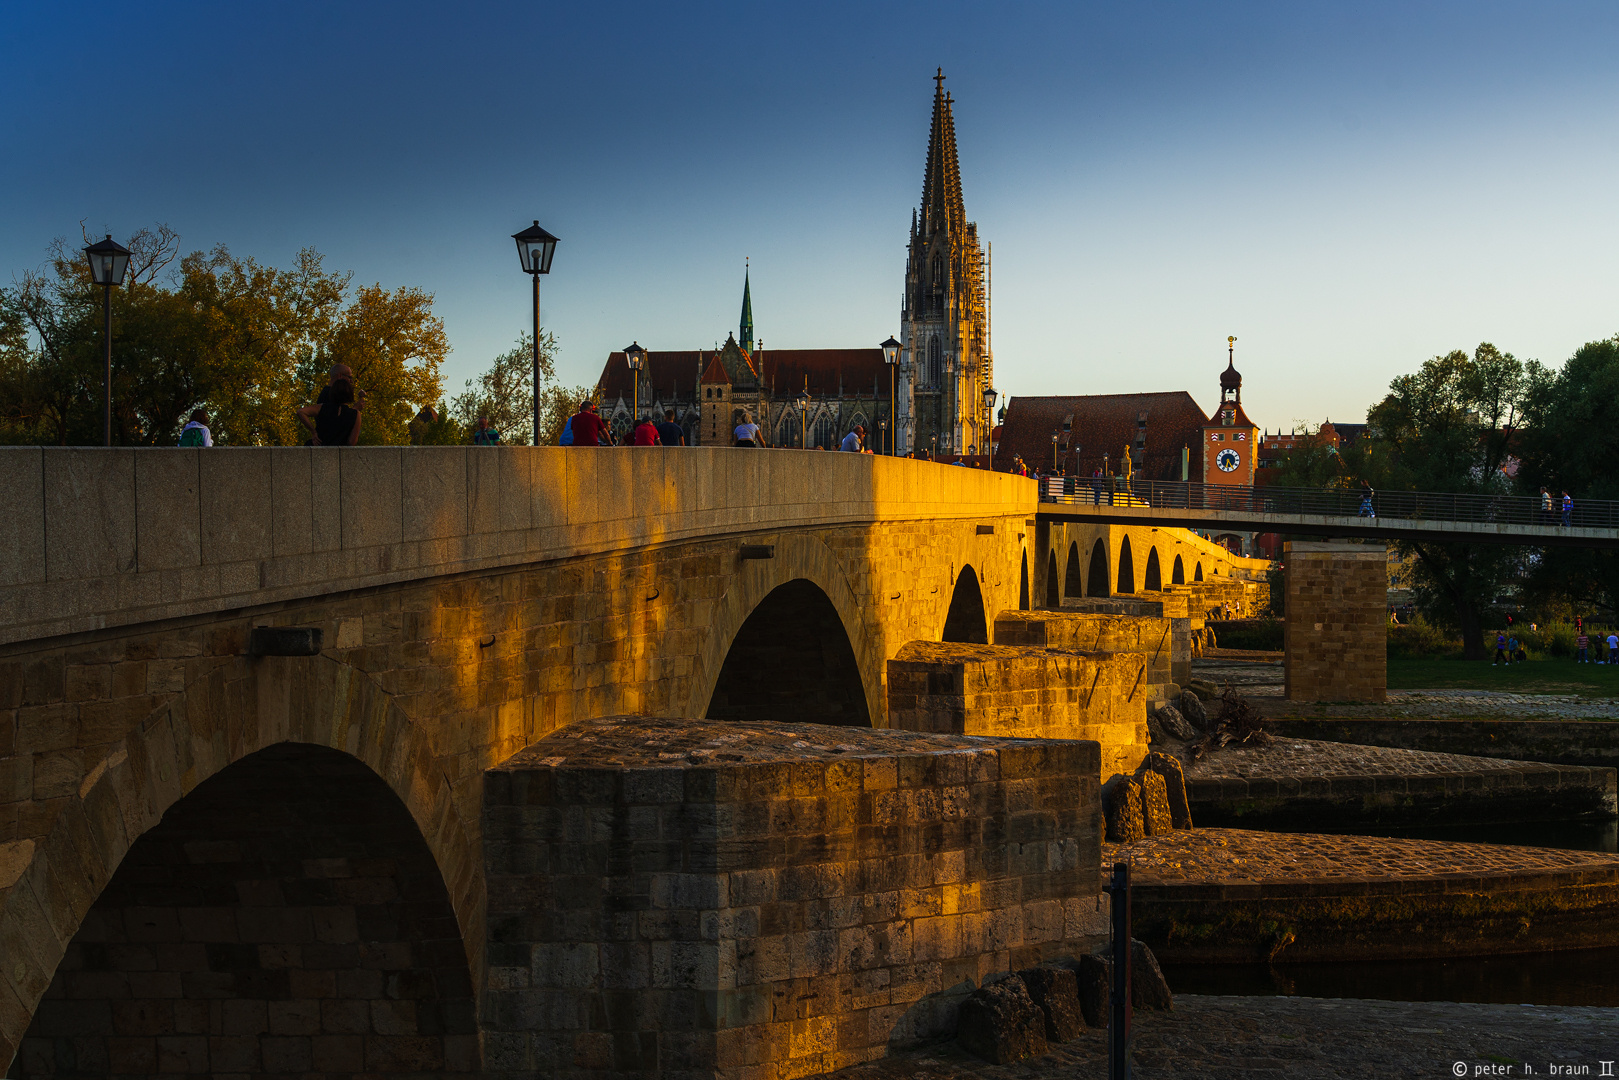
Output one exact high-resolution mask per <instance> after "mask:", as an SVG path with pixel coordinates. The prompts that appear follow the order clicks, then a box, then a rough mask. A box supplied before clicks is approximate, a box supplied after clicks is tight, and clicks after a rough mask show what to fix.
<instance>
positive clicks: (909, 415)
mask: <svg viewBox="0 0 1619 1080" xmlns="http://www.w3.org/2000/svg"><path fill="white" fill-rule="evenodd" d="M952 104H953V102H952V101H951V99H950V96H949V95H948V94H946V93H945V92H944V70H943V69H942V68H941V69H939V73H938V74H937V75H936V76H935V77H934V90H933V128H932V131H931V132H930V133H929V135H928V159H927V168H926V172H925V174H924V176H923V179H922V206H921V209H920V211H918V212H915V213H913V214H912V216H911V242H910V250H909V254H908V255H907V257H906V260H905V301H904V307H903V309H902V310H901V312H900V325H901V327H902V330H901V334H902V337H903V342H902V344H903V345H904V346H905V360H906V362H905V364H904V365H903V366H902V368H901V380H902V381H901V384H900V389H899V409H900V414H899V415H900V422H899V428H900V431H899V434H900V441H899V449H900V450H901V451H902V452H903V451H906V450H912V449H922V450H932V449H933V447H934V439H935V437H937V440H938V442H937V445H938V449H939V452H940V453H946V452H949V453H958V454H965V453H967V452H968V449H969V448H974V449H976V450H977V451H978V452H979V453H984V452H986V451H985V448H986V447H987V445H988V443H989V433H990V424H991V419H990V415H989V409H988V407H987V406H986V405H985V404H984V396H983V391H984V387H986V386H989V385H990V379H991V363H992V361H991V356H990V351H989V335H988V328H989V303H988V299H987V297H986V295H985V282H984V250H983V248H982V247H981V246H980V245H979V242H978V226H977V225H976V224H974V223H973V222H970V221H968V220H967V214H966V210H965V206H964V203H963V201H962V197H961V167H960V164H959V163H958V162H957V160H956V125H955V119H954V117H953V116H952V114H951V106H952Z"/></svg>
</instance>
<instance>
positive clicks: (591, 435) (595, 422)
mask: <svg viewBox="0 0 1619 1080" xmlns="http://www.w3.org/2000/svg"><path fill="white" fill-rule="evenodd" d="M568 430H569V431H571V432H572V433H573V445H575V446H604V445H605V446H611V445H613V436H612V433H611V432H610V431H608V429H607V424H606V423H605V422H604V421H603V420H602V418H601V414H600V413H598V412H597V411H596V403H595V402H594V401H591V400H589V399H588V398H587V399H586V400H584V401H581V402H580V403H579V411H578V412H576V413H574V414H573V415H572V416H570V417H569V418H568Z"/></svg>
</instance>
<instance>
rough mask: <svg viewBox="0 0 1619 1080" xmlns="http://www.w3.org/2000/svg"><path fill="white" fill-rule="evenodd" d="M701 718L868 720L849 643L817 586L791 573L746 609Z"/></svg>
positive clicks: (867, 723)
mask: <svg viewBox="0 0 1619 1080" xmlns="http://www.w3.org/2000/svg"><path fill="white" fill-rule="evenodd" d="M707 719H709V720H778V721H784V722H789V723H816V724H842V725H845V726H854V727H870V726H871V715H870V713H869V712H868V711H867V708H866V692H865V689H864V686H863V685H862V683H861V680H860V665H859V663H858V662H857V661H856V660H855V655H854V647H853V646H852V645H851V644H850V643H849V634H848V632H847V631H846V630H845V629H844V627H843V620H842V619H840V618H839V617H838V611H837V608H835V607H833V606H832V601H831V600H830V599H828V598H827V595H826V593H824V592H822V591H821V589H820V586H818V585H816V584H815V583H814V582H812V581H808V580H806V579H804V578H796V579H794V580H792V581H789V582H787V583H786V584H784V585H778V586H777V587H776V588H774V589H772V590H771V591H770V593H769V595H767V596H766V597H765V598H764V599H763V600H762V601H760V602H759V606H758V607H756V608H754V609H753V613H752V614H750V615H749V616H748V618H747V620H746V621H745V622H744V623H743V624H742V629H740V630H738V631H737V634H736V639H735V640H734V641H732V642H731V648H730V651H729V652H727V653H726V654H725V663H724V665H723V666H722V667H721V668H720V674H719V678H718V680H716V681H715V684H714V695H713V697H712V698H710V699H709V703H708V712H707Z"/></svg>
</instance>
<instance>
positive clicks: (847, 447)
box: [838, 424, 866, 454]
mask: <svg viewBox="0 0 1619 1080" xmlns="http://www.w3.org/2000/svg"><path fill="white" fill-rule="evenodd" d="M865 443H866V429H865V428H864V427H862V426H860V425H859V424H856V425H855V426H854V430H853V431H851V432H849V434H847V435H845V436H844V437H843V441H842V442H841V443H839V444H838V449H839V450H843V451H846V452H848V453H851V454H858V453H860V451H861V450H862V449H864V447H865Z"/></svg>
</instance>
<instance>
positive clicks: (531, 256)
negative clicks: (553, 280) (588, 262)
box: [512, 221, 557, 446]
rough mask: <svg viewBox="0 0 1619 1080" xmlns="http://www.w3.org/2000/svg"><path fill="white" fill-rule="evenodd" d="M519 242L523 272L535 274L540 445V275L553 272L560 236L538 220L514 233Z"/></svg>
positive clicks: (536, 436) (536, 427) (536, 407)
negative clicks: (553, 261)
mask: <svg viewBox="0 0 1619 1080" xmlns="http://www.w3.org/2000/svg"><path fill="white" fill-rule="evenodd" d="M512 239H513V240H516V241H517V258H518V259H519V260H520V261H521V262H522V264H523V273H525V274H531V275H533V277H534V445H535V446H538V445H540V275H541V274H549V273H550V272H551V257H552V256H553V255H555V254H556V253H557V238H556V237H554V236H552V235H551V234H550V233H548V232H546V231H545V230H544V229H542V228H540V223H539V222H538V221H536V222H535V223H534V224H533V225H532V226H530V227H529V228H527V229H524V230H523V231H522V232H520V233H512Z"/></svg>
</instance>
